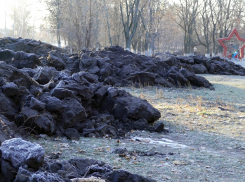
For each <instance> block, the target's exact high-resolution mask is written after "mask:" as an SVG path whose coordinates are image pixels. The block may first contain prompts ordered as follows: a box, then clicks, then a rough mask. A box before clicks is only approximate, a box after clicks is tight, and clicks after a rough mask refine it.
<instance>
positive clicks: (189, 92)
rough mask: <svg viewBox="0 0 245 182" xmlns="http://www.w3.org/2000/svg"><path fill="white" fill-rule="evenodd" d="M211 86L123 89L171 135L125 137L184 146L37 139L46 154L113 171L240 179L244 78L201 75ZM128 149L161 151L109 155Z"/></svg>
mask: <svg viewBox="0 0 245 182" xmlns="http://www.w3.org/2000/svg"><path fill="white" fill-rule="evenodd" d="M204 76H205V77H206V78H207V79H208V80H209V81H210V82H211V83H213V85H214V87H215V89H216V90H215V91H211V90H209V89H205V88H197V89H195V88H192V87H190V86H189V87H187V88H174V89H170V88H164V87H142V88H135V87H128V88H123V89H126V91H128V92H130V93H131V94H132V95H134V96H136V97H140V98H143V99H146V100H148V101H149V102H150V103H151V104H152V105H153V106H154V107H156V108H157V109H159V111H160V112H161V115H162V117H161V118H160V120H159V121H158V122H164V124H165V128H168V129H169V131H170V133H169V134H167V135H163V134H159V133H149V132H145V131H131V132H130V133H128V136H130V137H135V136H137V137H142V138H151V139H153V140H156V141H158V140H159V141H161V139H162V138H165V139H169V140H173V141H174V142H177V143H179V144H184V145H186V146H188V147H187V148H177V149H176V148H173V147H171V146H167V145H162V144H156V143H155V144H153V143H149V142H147V140H145V141H143V140H142V141H134V140H130V139H122V140H120V141H119V140H114V139H108V138H107V139H106V138H103V139H100V138H81V139H80V140H79V141H70V140H67V139H66V138H53V137H51V138H49V137H46V138H43V139H38V140H37V139H35V138H33V137H30V138H29V140H31V141H35V142H38V143H39V144H40V145H42V146H43V147H44V148H45V150H46V155H47V156H51V155H53V154H57V153H59V155H60V158H59V160H63V159H70V158H74V157H83V158H93V159H97V160H102V161H104V162H106V163H108V164H110V165H111V166H113V167H114V169H123V170H127V171H130V172H132V173H136V174H140V175H143V176H146V177H150V178H153V179H155V180H157V181H176V182H177V181H181V182H185V181H186V182H189V181H193V182H196V181H218V182H230V181H232V182H233V181H234V182H243V181H245V174H244V170H245V160H244V159H245V154H244V151H245V135H244V131H245V112H244V111H245V102H244V97H245V79H244V77H240V76H215V75H204ZM118 147H121V148H127V150H129V151H136V150H138V151H152V150H153V151H156V152H159V153H163V154H165V155H154V156H137V155H136V156H125V157H119V156H118V155H117V154H114V153H112V151H113V150H114V149H115V148H118Z"/></svg>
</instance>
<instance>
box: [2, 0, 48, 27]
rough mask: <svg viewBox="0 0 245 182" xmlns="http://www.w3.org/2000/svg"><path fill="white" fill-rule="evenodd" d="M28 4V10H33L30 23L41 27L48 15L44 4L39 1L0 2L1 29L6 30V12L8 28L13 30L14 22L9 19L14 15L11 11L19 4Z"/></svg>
mask: <svg viewBox="0 0 245 182" xmlns="http://www.w3.org/2000/svg"><path fill="white" fill-rule="evenodd" d="M25 2H26V4H27V6H26V7H27V8H28V9H30V10H31V18H30V21H31V22H32V24H34V26H36V27H39V24H40V23H41V22H42V21H43V20H42V19H43V17H45V15H47V13H48V12H47V10H46V8H45V5H44V4H43V3H40V2H39V0H0V7H1V11H0V29H4V28H5V12H6V26H7V28H11V27H12V25H13V20H12V19H11V18H10V17H9V16H10V14H11V13H12V12H11V10H12V9H13V7H14V6H15V5H17V4H18V3H19V4H20V3H21V4H24V3H25Z"/></svg>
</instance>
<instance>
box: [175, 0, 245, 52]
mask: <svg viewBox="0 0 245 182" xmlns="http://www.w3.org/2000/svg"><path fill="white" fill-rule="evenodd" d="M173 9H174V11H173V12H174V13H173V18H172V19H173V20H174V21H175V22H176V23H177V24H178V25H179V26H180V27H181V28H182V30H183V32H184V52H185V53H190V52H192V49H193V47H194V46H198V45H202V46H203V47H205V52H206V53H218V52H221V51H222V50H221V49H222V48H221V47H220V46H219V45H217V39H219V38H223V37H227V36H228V35H229V33H230V32H231V30H232V29H233V28H234V27H236V28H237V29H238V30H240V32H241V33H242V34H243V37H244V36H245V34H244V33H245V31H244V23H245V21H244V20H245V19H244V18H245V1H244V0H178V2H176V3H175V4H174V8H173Z"/></svg>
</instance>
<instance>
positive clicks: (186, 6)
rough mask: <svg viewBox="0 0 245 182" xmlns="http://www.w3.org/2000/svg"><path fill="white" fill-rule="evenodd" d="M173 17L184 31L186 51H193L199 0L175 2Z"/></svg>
mask: <svg viewBox="0 0 245 182" xmlns="http://www.w3.org/2000/svg"><path fill="white" fill-rule="evenodd" d="M173 10H174V14H175V16H174V17H173V18H172V19H173V20H174V21H175V22H176V23H177V24H178V25H179V26H180V27H181V28H182V29H183V31H184V52H185V53H191V52H192V51H193V47H194V38H193V33H194V24H195V21H196V16H197V14H198V0H179V3H178V4H177V3H175V4H174V9H173Z"/></svg>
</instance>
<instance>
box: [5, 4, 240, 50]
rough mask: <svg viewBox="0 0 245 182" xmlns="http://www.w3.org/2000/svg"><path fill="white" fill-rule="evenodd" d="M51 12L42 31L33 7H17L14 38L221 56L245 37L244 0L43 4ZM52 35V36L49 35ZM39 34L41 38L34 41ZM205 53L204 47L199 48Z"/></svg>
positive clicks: (74, 46)
mask: <svg viewBox="0 0 245 182" xmlns="http://www.w3.org/2000/svg"><path fill="white" fill-rule="evenodd" d="M39 1H40V2H41V3H43V4H45V5H46V9H47V10H48V12H49V14H48V16H47V17H46V21H45V22H46V23H44V22H43V24H42V25H40V27H39V33H36V31H37V29H36V28H35V29H34V23H33V24H32V22H30V17H31V16H32V15H31V14H30V11H29V10H28V8H27V7H28V4H25V0H23V2H18V1H17V2H18V3H15V5H14V7H12V9H11V10H12V11H11V12H10V13H9V14H10V16H11V18H12V20H13V27H12V29H13V30H12V31H11V32H12V33H11V34H9V36H14V37H23V38H36V39H41V40H42V39H45V41H51V40H50V39H49V40H48V39H47V37H52V36H51V34H53V35H55V39H56V42H57V44H58V46H61V45H62V46H64V45H65V46H68V47H70V48H72V49H73V50H81V49H83V48H87V49H96V48H97V49H99V48H100V47H101V46H103V47H104V46H110V45H120V46H122V47H124V48H126V49H130V50H133V51H135V52H141V53H143V52H145V53H146V54H148V55H150V54H153V53H154V52H166V51H170V52H173V51H178V50H183V53H191V52H193V48H194V47H202V49H203V50H204V51H203V52H202V53H218V52H221V51H222V50H221V49H222V48H220V46H219V45H218V44H217V39H218V38H222V37H226V36H228V35H229V33H230V31H231V30H232V29H233V28H234V27H236V28H237V29H238V30H239V32H240V34H241V36H242V37H243V38H244V37H245V1H244V0H175V1H174V3H173V2H172V1H170V0H39ZM45 32H48V33H45ZM34 34H36V35H38V37H37V36H35V37H34ZM199 50H200V49H199Z"/></svg>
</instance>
